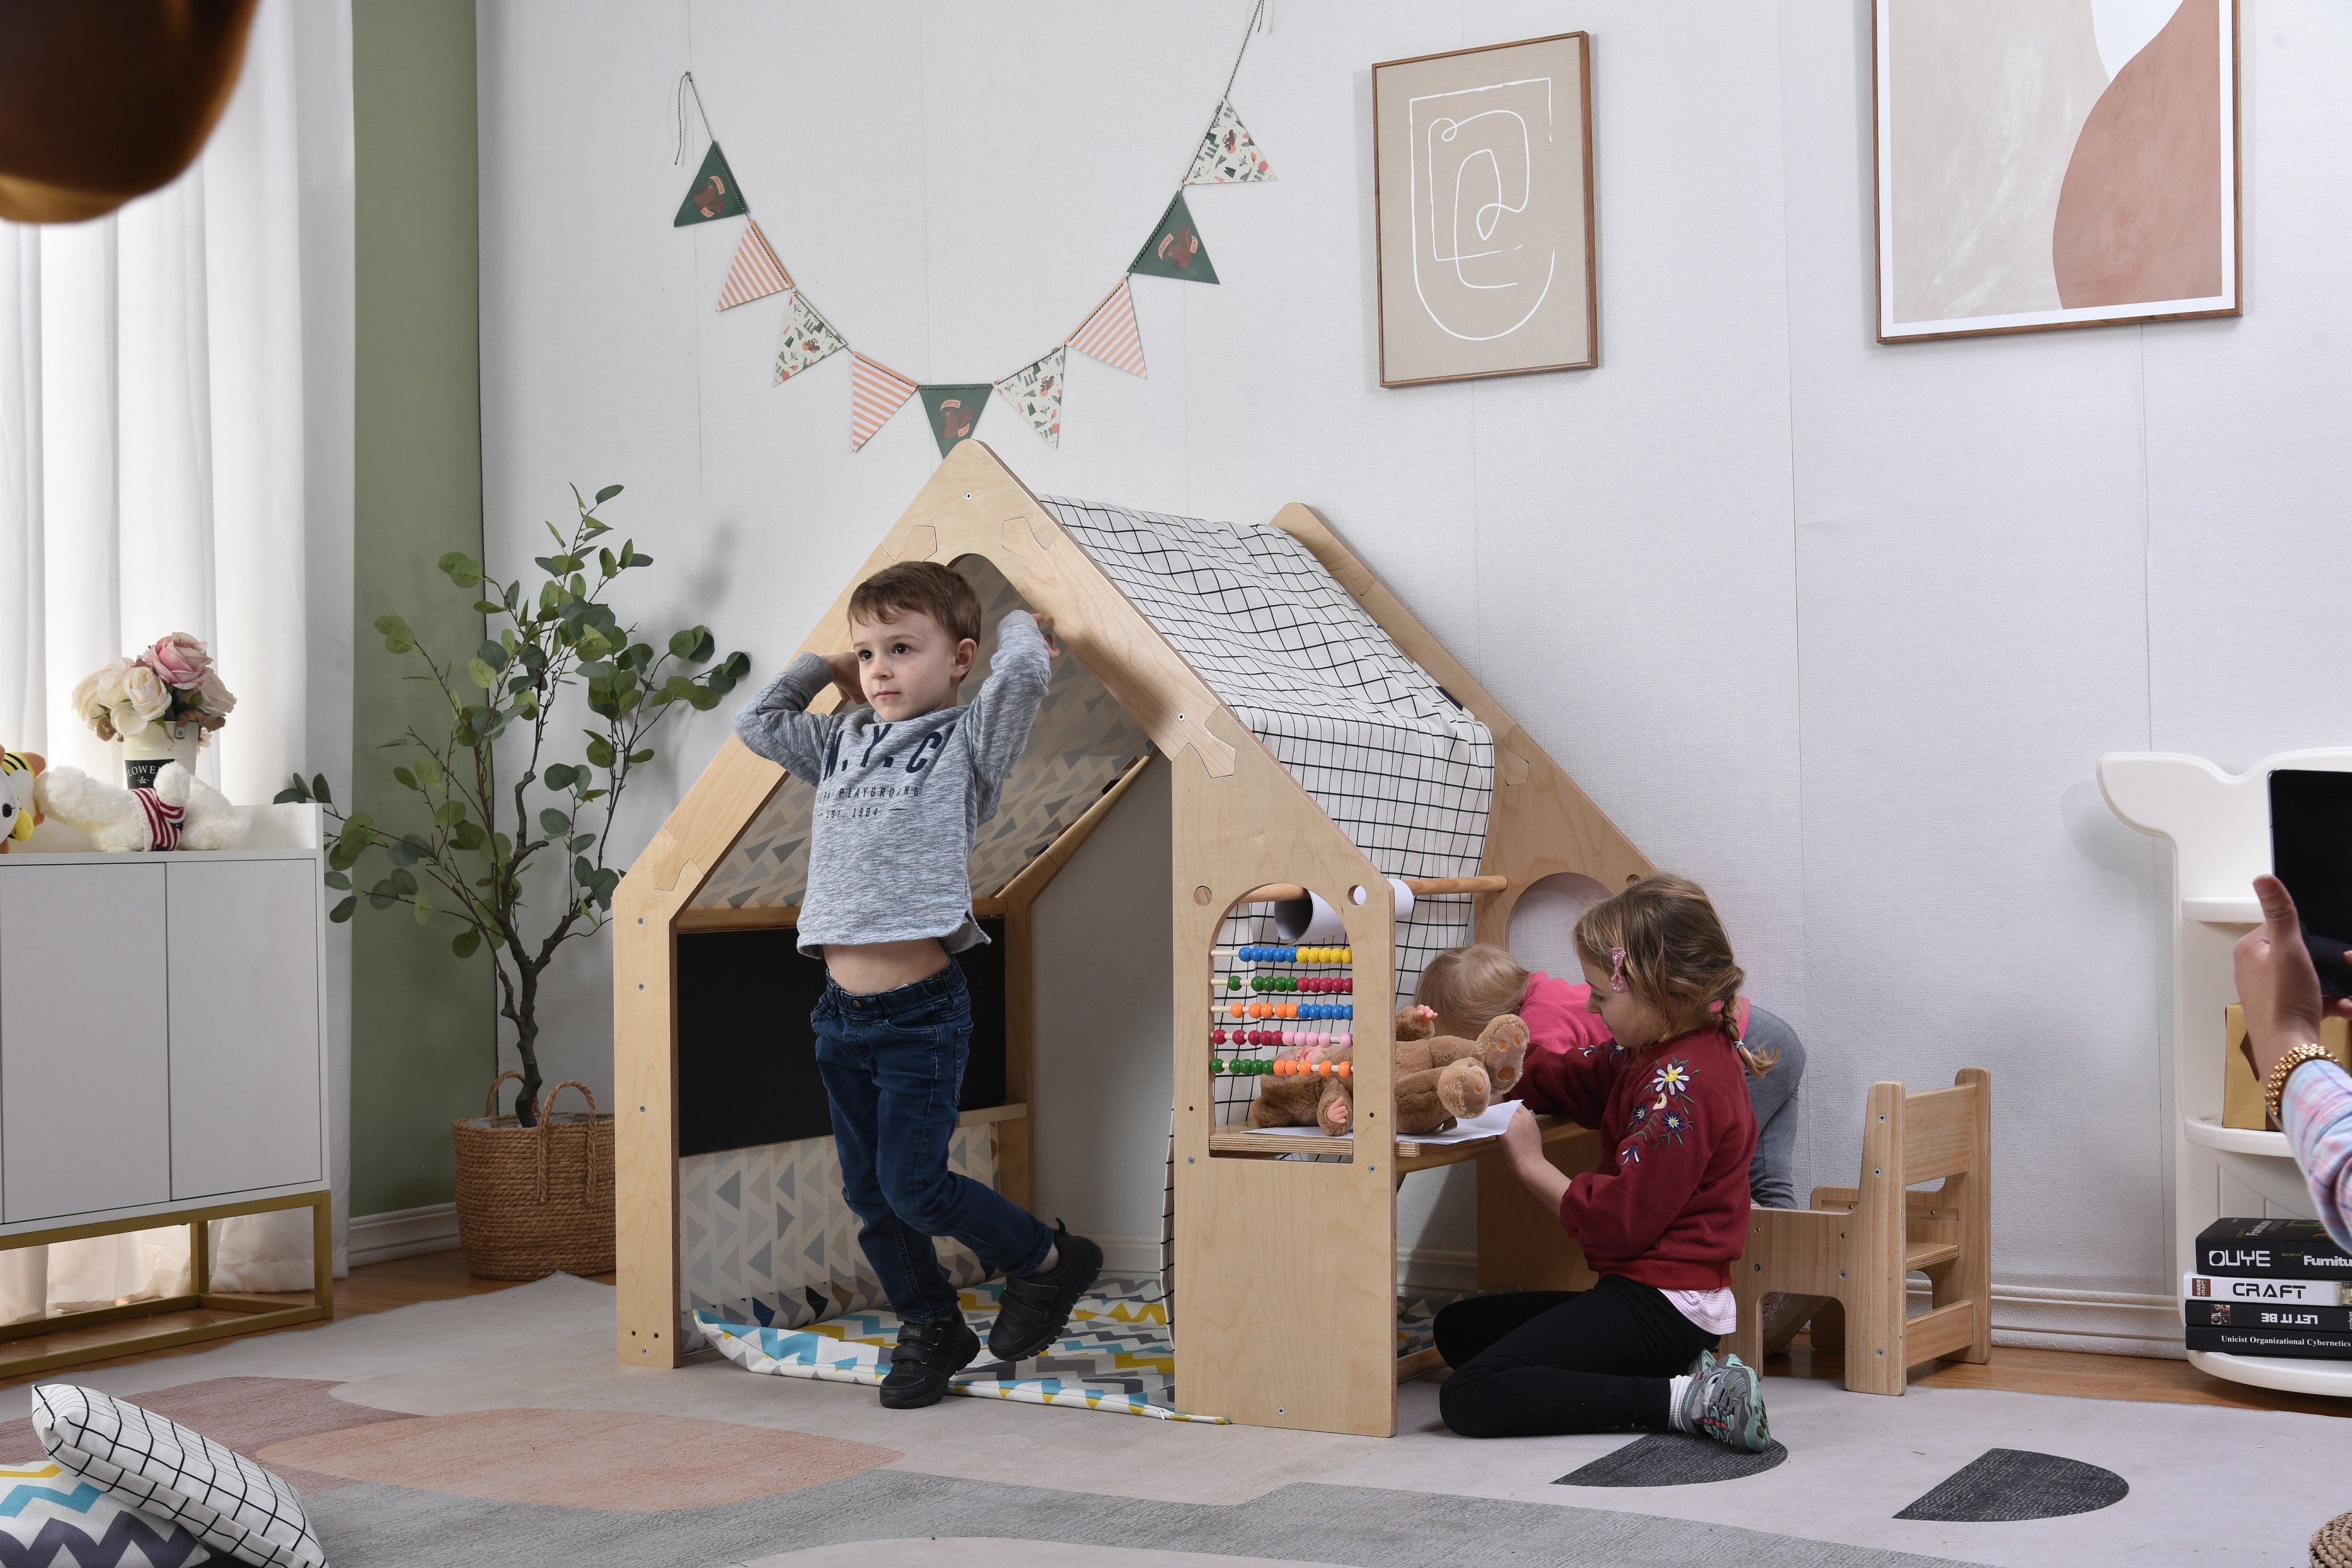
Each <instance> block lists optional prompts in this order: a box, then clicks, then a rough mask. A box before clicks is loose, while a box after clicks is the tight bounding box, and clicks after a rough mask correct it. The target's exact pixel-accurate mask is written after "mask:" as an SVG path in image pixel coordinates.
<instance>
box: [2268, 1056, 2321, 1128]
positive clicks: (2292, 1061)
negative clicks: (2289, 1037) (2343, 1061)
mask: <svg viewBox="0 0 2352 1568" xmlns="http://www.w3.org/2000/svg"><path fill="white" fill-rule="evenodd" d="M2335 1059H2336V1058H2335V1056H2334V1055H2333V1054H2332V1053H2331V1052H2330V1051H2329V1050H2328V1048H2327V1047H2326V1046H2323V1045H2321V1044H2319V1043H2318V1042H2317V1041H2315V1040H2306V1041H2305V1042H2304V1043H2303V1044H2302V1045H2299V1046H2297V1047H2294V1049H2292V1050H2290V1051H2288V1052H2287V1053H2286V1055H2284V1056H2283V1057H2281V1058H2279V1059H2278V1061H2277V1063H2276V1064H2275V1065H2273V1067H2272V1068H2271V1076H2270V1079H2269V1080H2268V1081H2267V1082H2266V1083H2264V1084H2263V1105H2264V1106H2265V1107H2267V1108H2268V1109H2269V1110H2270V1115H2271V1124H2272V1125H2273V1126H2274V1127H2280V1128H2284V1126H2285V1125H2286V1118H2285V1115H2284V1112H2282V1111H2281V1110H2280V1109H2279V1101H2280V1100H2282V1099H2284V1097H2285V1095H2286V1080H2287V1079H2290V1078H2293V1077H2294V1069H2295V1068H2299V1067H2302V1066H2304V1065H2305V1063H2307V1062H2332V1061H2334V1060H2335Z"/></svg>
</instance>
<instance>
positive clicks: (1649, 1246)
mask: <svg viewBox="0 0 2352 1568" xmlns="http://www.w3.org/2000/svg"><path fill="white" fill-rule="evenodd" d="M1591 994H1592V988H1591V986H1589V985H1571V984H1569V983H1568V982H1566V981H1564V980H1556V979H1554V978H1552V977H1551V976H1550V975H1549V974H1537V975H1535V976H1533V977H1532V978H1531V979H1530V980H1529V981H1528V993H1527V995H1526V996H1525V997H1523V998H1522V999H1521V1000H1520V1003H1519V1016H1520V1017H1522V1018H1524V1019H1526V1020H1527V1024H1528V1034H1529V1036H1530V1037H1531V1038H1530V1040H1529V1041H1528V1064H1527V1076H1526V1077H1525V1078H1524V1079H1522V1080H1521V1083H1520V1085H1519V1087H1518V1089H1517V1097H1518V1098H1519V1099H1521V1100H1525V1101H1526V1102H1527V1106H1528V1110H1539V1111H1549V1112H1552V1113H1554V1114H1557V1115H1561V1116H1567V1117H1570V1118H1572V1119H1573V1120H1574V1121H1578V1122H1580V1124H1582V1125H1584V1126H1586V1127H1597V1128H1599V1129H1600V1130H1601V1145H1602V1151H1601V1163H1600V1165H1599V1167H1598V1168H1596V1169H1595V1170H1593V1171H1592V1172H1591V1173H1588V1174H1585V1175H1581V1176H1579V1177H1577V1178H1576V1179H1575V1180H1574V1181H1572V1182H1570V1184H1569V1187H1568V1194H1567V1195H1566V1196H1564V1197H1562V1198H1561V1199H1560V1201H1559V1222H1560V1224H1561V1225H1562V1226H1566V1227H1567V1229H1568V1234H1569V1235H1570V1236H1572V1237H1576V1239H1577V1240H1578V1241H1579V1242H1580V1243H1582V1244H1583V1247H1584V1258H1585V1261H1586V1262H1588V1263H1590V1264H1591V1266H1592V1267H1593V1268H1594V1269H1595V1270H1596V1271H1597V1272H1599V1273H1602V1274H1622V1275H1623V1276H1624V1277H1625V1278H1626V1279H1632V1280H1634V1281H1636V1282H1638V1283H1640V1284H1643V1285H1649V1286H1653V1287H1654V1288H1656V1289H1661V1290H1716V1289H1722V1288H1723V1287H1725V1286H1727V1285H1728V1284H1729V1283H1730V1282H1731V1265H1732V1263H1733V1262H1734V1261H1735V1260H1736V1259H1737V1258H1738V1257H1739V1254H1740V1253H1741V1251H1742V1250H1744V1249H1745V1247H1747V1244H1748V1162H1749V1161H1750V1160H1752V1159H1753V1158H1754V1157H1755V1154H1756V1112H1755V1110H1753V1109H1752V1108H1751V1107H1750V1106H1749V1105H1748V1079H1747V1068H1746V1066H1745V1065H1744V1064H1743V1063H1742V1062H1741V1061H1740V1059H1739V1053H1738V1052H1737V1051H1735V1050H1733V1049H1732V1048H1731V1045H1730V1042H1728V1041H1727V1040H1726V1039H1725V1038H1724V1037H1723V1035H1722V1033H1721V1032H1720V1031H1718V1030H1715V1029H1706V1030H1702V1031H1700V1032H1698V1033H1696V1034H1691V1035H1684V1036H1682V1037H1679V1038H1676V1039H1672V1040H1665V1041H1662V1042H1660V1043H1659V1044H1657V1045H1654V1046H1652V1047H1649V1048H1648V1049H1646V1050H1643V1051H1628V1050H1625V1049H1623V1048H1622V1047H1620V1046H1619V1045H1618V1044H1617V1042H1616V1041H1615V1040H1614V1039H1612V1038H1611V1037H1610V1035H1609V1026H1607V1025H1605V1024H1603V1023H1602V1022H1601V1017H1600V1015H1599V1014H1596V1013H1590V1012H1587V1011H1586V1010H1585V1002H1586V1000H1587V998H1589V997H1590V996H1591ZM1742 1010H1743V1012H1744V1010H1745V1009H1744V1006H1743V1009H1742ZM1743 1022H1744V1020H1743Z"/></svg>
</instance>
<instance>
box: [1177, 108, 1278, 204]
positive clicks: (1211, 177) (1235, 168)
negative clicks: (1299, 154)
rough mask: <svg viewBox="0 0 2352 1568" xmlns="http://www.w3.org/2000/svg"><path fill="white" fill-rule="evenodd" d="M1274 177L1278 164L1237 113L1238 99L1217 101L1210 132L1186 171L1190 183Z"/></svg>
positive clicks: (1217, 182) (1186, 178) (1254, 179)
mask: <svg viewBox="0 0 2352 1568" xmlns="http://www.w3.org/2000/svg"><path fill="white" fill-rule="evenodd" d="M1273 178H1274V166H1273V165H1272V164H1270V163H1267V162H1266V161H1265V153H1263V152H1261V151H1259V149H1258V144H1257V142H1256V141H1255V139H1253V138H1252V137H1251V135H1250V133H1249V127H1248V126H1246V125H1244V124H1243V123H1242V117H1241V116H1240V115H1238V114H1236V113H1234V100H1232V99H1230V98H1221V99H1219V100H1217V113H1216V117H1215V118H1214V119H1213V120H1211V121H1209V131H1208V134H1206V135H1205V136H1202V138H1201V150H1200V151H1199V152H1197V153H1193V154H1192V168H1191V169H1189V170H1187V171H1186V172H1185V174H1184V183H1185V184H1188V185H1238V184H1248V183H1253V182H1255V181H1260V180H1271V179H1273Z"/></svg>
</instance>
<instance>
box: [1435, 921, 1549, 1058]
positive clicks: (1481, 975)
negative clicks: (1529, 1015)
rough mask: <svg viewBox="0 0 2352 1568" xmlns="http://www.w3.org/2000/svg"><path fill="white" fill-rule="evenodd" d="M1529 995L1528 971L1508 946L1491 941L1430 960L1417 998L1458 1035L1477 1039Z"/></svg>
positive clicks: (1447, 950) (1442, 954) (1458, 948)
mask: <svg viewBox="0 0 2352 1568" xmlns="http://www.w3.org/2000/svg"><path fill="white" fill-rule="evenodd" d="M1527 994H1528V972H1527V970H1526V969H1525V968H1524V967H1522V966H1521V965H1520V963H1519V961H1518V960H1517V959H1516V958H1513V957H1512V956H1511V955H1510V952H1508V951H1507V949H1504V948H1499V947H1496V946H1495V945H1494V944H1493V943H1491V942H1473V943H1472V944H1471V945H1469V946H1468V947H1449V948H1447V949H1446V950H1445V951H1444V952H1441V953H1439V954H1438V955H1437V956H1436V957H1435V958H1433V959H1431V960H1430V961H1429V963H1428V966H1427V967H1426V968H1424V969H1423V970H1422V972H1421V980H1420V982H1419V983H1418V984H1415V985H1414V986H1413V988H1412V999H1413V1001H1414V1002H1415V1003H1416V1004H1418V1005H1421V1006H1423V1007H1427V1008H1430V1009H1432V1010H1433V1011H1434V1012H1435V1013H1436V1014H1437V1021H1438V1022H1439V1023H1440V1024H1442V1025H1444V1026H1445V1027H1446V1029H1447V1030H1448V1031H1449V1032H1451V1033H1454V1034H1458V1035H1461V1036H1464V1037H1466V1038H1470V1039H1475V1038H1477V1037H1478V1034H1479V1032H1480V1031H1481V1030H1483V1029H1485V1028H1486V1026H1487V1025H1489V1024H1491V1023H1493V1022H1494V1021H1495V1020H1496V1019H1497V1018H1499V1017H1501V1016H1503V1015H1504V1014H1506V1013H1516V1012H1517V1011H1518V1010H1519V1003H1520V1001H1521V999H1522V998H1524V997H1525V996H1526V995H1527Z"/></svg>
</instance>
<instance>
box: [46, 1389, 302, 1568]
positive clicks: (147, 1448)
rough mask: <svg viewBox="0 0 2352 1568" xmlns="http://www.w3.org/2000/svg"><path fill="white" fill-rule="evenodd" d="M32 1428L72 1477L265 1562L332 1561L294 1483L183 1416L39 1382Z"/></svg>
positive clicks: (217, 1547) (228, 1550)
mask: <svg viewBox="0 0 2352 1568" xmlns="http://www.w3.org/2000/svg"><path fill="white" fill-rule="evenodd" d="M33 1430H34V1431H35V1432H36V1433H37V1434H38V1435H39V1436H40V1439H41V1447H43V1448H44V1449H46V1450H47V1452H48V1456H49V1458H52V1459H55V1460H56V1461H57V1462H58V1465H59V1466H60V1467H62V1468H64V1469H65V1470H66V1471H67V1472H68V1474H69V1475H70V1476H79V1477H80V1478H81V1479H84V1480H87V1481H89V1483H90V1484H91V1485H93V1486H95V1487H97V1488H98V1489H100V1490H101V1491H104V1492H106V1493H108V1494H110V1495H111V1496H112V1497H113V1498H115V1499H116V1500H119V1501H121V1502H125V1503H129V1504H131V1505H132V1506H133V1507H136V1508H138V1509H139V1510H142V1512H144V1513H146V1514H148V1515H150V1516H152V1517H153V1518H154V1519H157V1520H169V1521H174V1522H176V1523H179V1524H182V1525H184V1526H186V1527H187V1529H188V1531H189V1532H190V1533H192V1534H193V1535H194V1536H195V1538H196V1539H197V1540H199V1541H201V1542H204V1543H205V1545H207V1546H209V1547H211V1548H212V1549H213V1550H214V1551H215V1552H221V1553H224V1554H226V1555H227V1556H230V1557H234V1558H236V1559H237V1560H238V1561H240V1562H244V1563H255V1564H257V1565H259V1568H326V1562H327V1554H326V1552H324V1551H322V1550H321V1549H320V1545H319V1538H318V1537H317V1536H315V1535H312V1534H311V1533H310V1521H309V1520H308V1519H306V1518H304V1517H303V1513H302V1500H301V1499H300V1498H299V1497H298V1496H297V1495H296V1494H295V1491H294V1489H293V1488H292V1487H289V1486H288V1485H287V1484H286V1483H285V1482H284V1481H282V1480H280V1479H278V1478H277V1477H276V1476H273V1475H271V1474H270V1473H269V1472H268V1470H265V1469H263V1468H261V1467H260V1466H259V1465H257V1464H255V1463H254V1462H253V1461H252V1460H250V1459H247V1458H243V1457H242V1456H240V1455H237V1454H233V1453H231V1452H229V1450H227V1449H226V1448H224V1447H221V1446H220V1445H219V1444H218V1443H215V1442H214V1441H212V1440H211V1439H210V1438H208V1437H205V1436H202V1435H200V1434H198V1433H195V1432H192V1431H190V1430H189V1429H188V1428H186V1427H185V1426H181V1425H180V1424H179V1423H178V1422H176V1421H167V1420H165V1419H164V1418H163V1416H161V1415H155V1414H154V1413H152V1411H146V1410H142V1409H140V1408H139V1406H137V1405H126V1404H124V1403H123V1402H122V1401H121V1400H119V1399H113V1398H110V1397H109V1396H108V1395H106V1394H100V1393H99V1392H98V1390H96V1389H94V1388H77V1387H75V1386H74V1385H73V1384H69V1383H45V1384H40V1385H39V1386H38V1387H37V1388H35V1389H34V1390H33Z"/></svg>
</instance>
